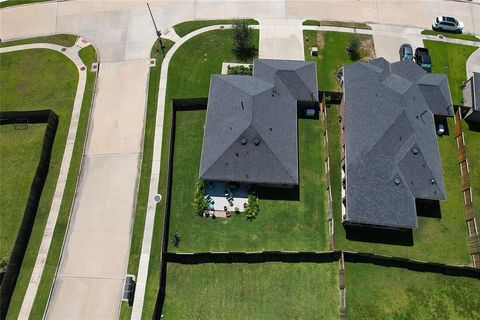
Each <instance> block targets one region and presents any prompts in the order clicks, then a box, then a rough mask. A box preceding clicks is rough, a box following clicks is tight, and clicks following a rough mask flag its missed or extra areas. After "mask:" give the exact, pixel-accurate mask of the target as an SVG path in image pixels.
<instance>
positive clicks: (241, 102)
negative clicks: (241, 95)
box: [240, 101, 245, 110]
mask: <svg viewBox="0 0 480 320" xmlns="http://www.w3.org/2000/svg"><path fill="white" fill-rule="evenodd" d="M240 104H241V105H242V110H244V109H245V108H244V107H243V101H240Z"/></svg>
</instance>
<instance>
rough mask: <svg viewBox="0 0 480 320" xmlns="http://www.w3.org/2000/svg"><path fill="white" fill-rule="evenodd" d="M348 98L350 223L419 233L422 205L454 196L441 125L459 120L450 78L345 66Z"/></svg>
mask: <svg viewBox="0 0 480 320" xmlns="http://www.w3.org/2000/svg"><path fill="white" fill-rule="evenodd" d="M365 79H368V81H365ZM343 91H344V96H343V100H342V104H341V107H340V108H341V110H340V114H341V121H342V123H341V127H342V142H343V144H342V168H343V170H342V172H343V175H344V176H343V194H344V196H343V199H342V202H343V207H342V209H343V218H344V223H347V224H364V225H372V226H380V227H389V228H399V229H411V228H416V227H417V213H416V207H415V200H420V199H421V200H445V199H446V196H447V195H446V190H445V183H444V179H443V172H442V165H441V162H440V156H439V150H438V144H437V136H436V130H435V120H434V115H435V114H436V115H441V116H447V115H453V106H452V102H451V97H450V89H449V87H448V79H447V76H445V75H440V74H432V73H426V72H425V71H424V70H423V69H422V68H421V67H419V66H418V65H416V64H415V63H414V62H412V61H408V60H404V61H401V62H395V63H392V64H390V63H389V62H388V61H386V60H385V59H383V58H378V59H375V60H372V61H370V62H367V63H364V62H357V63H354V64H351V65H348V66H345V67H344V82H343Z"/></svg>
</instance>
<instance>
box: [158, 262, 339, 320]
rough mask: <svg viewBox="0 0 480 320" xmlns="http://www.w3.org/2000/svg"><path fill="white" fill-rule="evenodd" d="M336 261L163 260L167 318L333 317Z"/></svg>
mask: <svg viewBox="0 0 480 320" xmlns="http://www.w3.org/2000/svg"><path fill="white" fill-rule="evenodd" d="M337 270H338V265H337V264H336V263H321V264H315V263H292V264H290V263H256V264H247V263H233V264H221V263H220V264H211V263H207V264H199V265H182V264H176V263H169V264H168V273H167V288H166V298H165V303H164V308H163V312H162V314H163V315H164V316H165V318H167V319H169V318H172V317H174V318H175V319H284V318H292V319H335V318H338V304H339V296H338V295H339V293H338V292H339V291H338V282H337V273H338V271H337Z"/></svg>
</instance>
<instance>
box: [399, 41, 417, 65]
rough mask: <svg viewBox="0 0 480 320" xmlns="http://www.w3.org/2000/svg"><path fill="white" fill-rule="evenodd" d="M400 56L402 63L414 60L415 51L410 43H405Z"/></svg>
mask: <svg viewBox="0 0 480 320" xmlns="http://www.w3.org/2000/svg"><path fill="white" fill-rule="evenodd" d="M398 54H399V55H400V61H402V60H413V49H412V46H411V45H409V44H408V43H404V44H402V45H401V46H400V50H399V51H398Z"/></svg>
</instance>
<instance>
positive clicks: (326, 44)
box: [303, 30, 374, 91]
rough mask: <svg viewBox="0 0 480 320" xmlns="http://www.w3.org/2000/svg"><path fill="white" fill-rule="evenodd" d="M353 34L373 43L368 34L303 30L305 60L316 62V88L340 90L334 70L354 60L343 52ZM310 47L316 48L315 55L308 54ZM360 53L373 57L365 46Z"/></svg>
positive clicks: (361, 39) (366, 56) (363, 57)
mask: <svg viewBox="0 0 480 320" xmlns="http://www.w3.org/2000/svg"><path fill="white" fill-rule="evenodd" d="M353 36H357V37H358V38H359V39H360V41H362V42H364V43H367V42H370V43H372V44H373V38H372V36H370V35H361V34H353V33H345V32H333V31H327V32H323V31H318V32H317V31H309V30H307V31H303V40H304V47H305V60H307V61H314V62H316V63H317V81H318V90H325V91H340V86H339V85H338V83H337V80H336V72H337V70H338V69H339V68H340V67H341V66H342V65H345V64H349V63H353V62H354V61H352V60H351V59H350V56H349V55H348V53H347V52H345V48H346V47H348V45H349V43H350V40H351V39H352V37H353ZM307 37H308V41H307ZM318 39H323V44H321V43H318V41H317V40H318ZM312 47H317V48H318V56H317V57H312V56H311V55H310V49H311V48H312ZM360 54H361V59H368V57H369V56H370V57H372V58H373V57H374V52H371V51H367V50H366V49H365V48H362V49H361V50H360Z"/></svg>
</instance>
